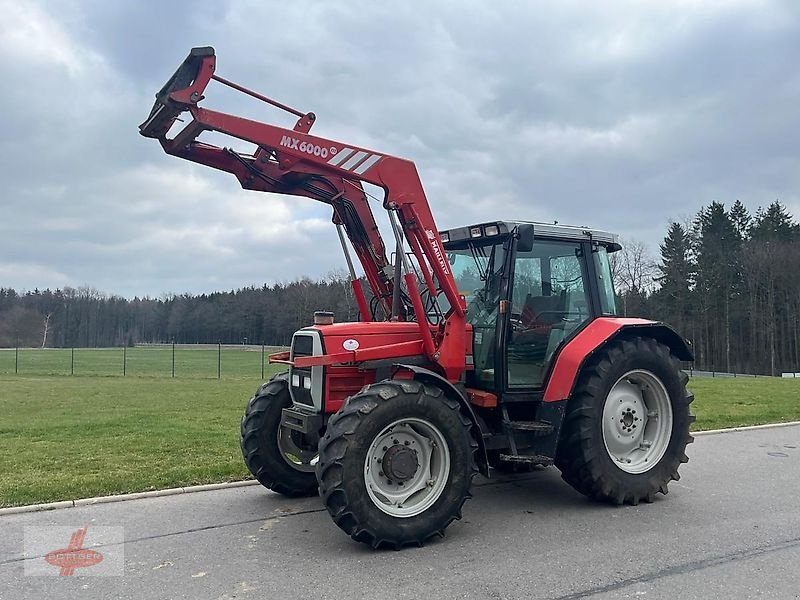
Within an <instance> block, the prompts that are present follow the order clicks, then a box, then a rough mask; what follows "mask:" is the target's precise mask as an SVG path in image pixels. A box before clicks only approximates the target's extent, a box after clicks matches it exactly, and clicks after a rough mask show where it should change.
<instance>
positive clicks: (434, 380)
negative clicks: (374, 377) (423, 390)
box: [394, 364, 489, 477]
mask: <svg viewBox="0 0 800 600" xmlns="http://www.w3.org/2000/svg"><path fill="white" fill-rule="evenodd" d="M394 366H395V367H396V368H398V369H401V370H404V371H409V372H411V374H412V375H413V378H414V380H415V381H420V382H422V383H424V384H426V385H432V386H435V387H438V388H440V389H441V390H442V391H443V392H444V393H445V394H446V395H447V397H448V398H452V399H453V400H456V401H457V402H458V404H459V405H460V407H461V412H462V413H464V415H465V416H466V417H467V418H468V419H469V420H470V422H471V423H472V429H471V432H472V437H473V438H474V439H475V441H476V442H477V443H478V457H477V459H478V469H479V470H480V472H481V473H482V474H483V475H486V476H487V477H488V476H489V460H488V458H487V456H486V444H485V443H484V441H483V427H482V426H481V422H480V420H479V419H478V416H477V415H476V414H475V411H474V410H473V409H472V405H471V404H470V403H469V400H467V399H466V398H465V397H464V395H463V394H462V393H461V392H460V391H459V389H458V388H457V387H456V386H454V385H453V384H452V383H450V382H449V381H447V379H445V378H444V377H442V376H441V375H439V374H438V373H434V372H433V371H431V370H429V369H426V368H424V367H420V366H417V365H404V364H396V365H394Z"/></svg>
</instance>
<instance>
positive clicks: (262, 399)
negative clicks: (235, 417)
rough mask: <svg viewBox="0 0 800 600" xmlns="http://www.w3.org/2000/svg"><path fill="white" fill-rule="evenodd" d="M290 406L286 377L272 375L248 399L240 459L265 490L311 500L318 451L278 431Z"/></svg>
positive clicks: (284, 430) (300, 438) (300, 437)
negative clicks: (285, 410)
mask: <svg viewBox="0 0 800 600" xmlns="http://www.w3.org/2000/svg"><path fill="white" fill-rule="evenodd" d="M291 405H292V398H291V396H290V395H289V384H288V381H287V375H286V373H281V374H279V375H275V376H274V377H273V378H272V379H271V380H270V381H268V382H267V383H265V384H263V385H262V386H261V387H260V388H259V389H258V392H256V394H255V396H253V397H252V398H251V399H250V402H248V404H247V408H246V409H245V413H244V416H243V417H242V423H241V439H240V445H241V448H242V456H243V457H244V462H245V464H246V465H247V468H248V470H249V471H250V473H252V474H253V477H255V478H256V479H257V480H258V482H259V483H260V484H261V485H263V486H264V487H265V488H267V489H270V490H272V491H273V492H277V493H279V494H283V495H284V496H290V497H293V496H313V495H314V494H316V493H317V477H316V475H314V464H313V461H314V459H315V458H316V455H317V451H316V449H315V448H314V447H313V444H309V443H308V441H307V440H305V438H304V436H303V435H302V434H300V433H298V432H297V431H293V430H291V429H288V428H286V427H281V417H282V411H283V409H284V408H288V407H290V406H291Z"/></svg>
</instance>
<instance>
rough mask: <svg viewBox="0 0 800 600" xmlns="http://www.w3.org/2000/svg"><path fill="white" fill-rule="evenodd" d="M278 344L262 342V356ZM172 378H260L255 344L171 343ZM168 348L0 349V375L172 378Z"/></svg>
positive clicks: (259, 361) (258, 347) (166, 346)
mask: <svg viewBox="0 0 800 600" xmlns="http://www.w3.org/2000/svg"><path fill="white" fill-rule="evenodd" d="M278 350H280V348H273V347H270V346H267V347H266V348H264V354H263V359H264V360H265V361H266V355H267V354H269V353H270V352H276V351H278ZM174 356H175V377H207V378H216V377H217V375H218V374H220V375H221V376H222V377H261V362H262V349H261V346H222V347H219V346H217V345H216V344H211V345H209V344H198V345H176V346H175V355H174ZM172 359H173V348H172V346H171V345H163V346H136V347H135V348H124V349H123V348H75V349H74V350H72V349H70V348H20V349H19V350H15V349H14V348H0V374H3V373H5V374H12V373H15V372H18V373H19V374H20V375H70V374H74V375H105V376H114V375H123V373H124V374H125V375H130V376H136V375H145V376H151V377H172V373H173V368H172V365H173V360H172Z"/></svg>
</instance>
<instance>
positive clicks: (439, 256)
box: [425, 229, 450, 275]
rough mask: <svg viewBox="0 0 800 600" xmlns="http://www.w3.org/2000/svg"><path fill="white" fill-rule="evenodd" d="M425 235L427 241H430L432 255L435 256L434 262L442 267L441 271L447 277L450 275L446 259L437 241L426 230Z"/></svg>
mask: <svg viewBox="0 0 800 600" xmlns="http://www.w3.org/2000/svg"><path fill="white" fill-rule="evenodd" d="M425 233H426V234H427V236H428V241H430V243H431V246H433V253H434V254H435V255H436V260H438V261H439V266H440V267H442V271H444V273H445V275H448V274H449V273H450V269H449V268H448V266H447V259H445V257H444V253H443V252H442V247H441V246H440V245H439V239H438V238H437V237H436V234H435V233H433V232H432V231H431V230H430V229H426V230H425Z"/></svg>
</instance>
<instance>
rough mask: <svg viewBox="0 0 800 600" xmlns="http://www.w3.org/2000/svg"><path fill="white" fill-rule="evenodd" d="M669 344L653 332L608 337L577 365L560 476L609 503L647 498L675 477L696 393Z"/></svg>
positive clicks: (561, 446) (559, 455) (564, 431)
mask: <svg viewBox="0 0 800 600" xmlns="http://www.w3.org/2000/svg"><path fill="white" fill-rule="evenodd" d="M688 379H689V378H688V377H687V375H686V374H685V373H684V372H683V371H681V370H680V366H679V363H678V360H677V358H675V356H673V355H672V354H671V353H670V351H669V348H667V347H666V346H664V345H663V344H660V343H659V342H657V341H656V340H654V339H652V338H645V337H633V338H630V339H623V340H618V341H614V342H612V343H610V344H609V345H608V346H607V347H606V348H603V349H602V350H600V351H599V352H597V354H596V355H595V356H593V357H592V358H591V359H590V361H589V362H588V364H587V365H586V366H585V367H584V368H583V370H582V372H581V375H580V378H579V380H578V384H577V386H576V388H575V392H574V393H573V395H572V398H571V399H570V401H569V404H568V406H567V413H566V416H565V420H564V426H563V429H562V433H561V442H560V444H559V447H558V452H557V454H556V461H555V463H556V466H557V467H558V468H559V469H560V470H561V475H562V477H563V479H564V480H565V481H566V482H567V483H569V484H570V485H571V486H572V487H573V488H575V489H576V490H577V491H579V492H580V493H582V494H584V495H586V496H589V497H591V498H593V499H595V500H600V501H605V502H611V503H613V504H623V503H628V504H633V505H636V504H638V503H639V502H652V501H653V499H654V497H655V494H656V493H658V492H660V493H662V494H666V493H667V491H668V490H667V485H668V484H669V482H670V481H672V480H678V479H679V478H680V475H679V474H678V468H679V467H680V465H681V464H682V463H685V462H687V461H688V460H689V458H688V457H687V456H686V446H687V444H689V443H691V442H692V441H694V440H693V438H692V436H691V435H690V434H689V427H690V425H691V423H692V422H693V421H694V415H692V413H691V412H690V411H689V404H690V403H691V402H692V401H693V400H694V396H693V395H692V394H691V393H689V392H688V391H687V389H686V383H687V382H688Z"/></svg>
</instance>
